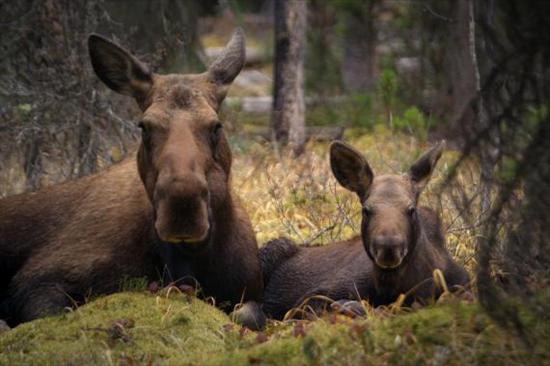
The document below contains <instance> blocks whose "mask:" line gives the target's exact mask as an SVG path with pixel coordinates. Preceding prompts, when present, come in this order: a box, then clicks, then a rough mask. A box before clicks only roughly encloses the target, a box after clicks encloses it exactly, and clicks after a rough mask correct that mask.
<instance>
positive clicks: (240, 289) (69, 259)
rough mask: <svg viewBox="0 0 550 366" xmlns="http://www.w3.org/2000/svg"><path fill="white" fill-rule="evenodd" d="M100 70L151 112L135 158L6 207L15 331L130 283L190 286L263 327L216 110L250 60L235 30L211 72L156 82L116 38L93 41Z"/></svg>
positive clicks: (2, 264)
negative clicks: (143, 279)
mask: <svg viewBox="0 0 550 366" xmlns="http://www.w3.org/2000/svg"><path fill="white" fill-rule="evenodd" d="M89 50H90V57H91V61H92V65H93V68H94V71H95V72H96V74H97V75H98V77H99V78H100V79H101V80H102V81H103V82H104V83H105V84H106V85H107V86H109V87H110V88H111V89H113V90H115V91H117V92H119V93H122V94H125V95H128V96H132V97H134V98H135V100H136V101H137V103H138V105H139V107H140V109H141V110H142V112H143V115H142V118H141V120H140V122H139V126H140V128H141V129H142V141H141V144H140V146H139V149H138V153H137V164H136V161H135V159H128V160H125V161H123V162H122V163H120V164H117V165H115V166H113V167H111V168H109V169H107V170H106V171H103V172H101V173H99V174H97V175H94V176H89V177H86V178H83V179H80V180H76V181H72V182H67V183H65V184H61V185H57V186H53V187H49V188H45V189H43V190H41V191H39V192H36V193H30V194H23V195H18V196H12V197H8V198H5V199H3V200H0V301H1V302H2V307H1V309H2V310H3V312H4V313H5V314H2V316H3V317H5V318H6V319H8V321H9V322H10V323H11V324H17V323H19V322H22V321H27V320H31V319H34V318H36V317H40V316H43V315H46V314H51V313H55V312H58V311H60V310H61V309H63V308H64V307H66V306H73V305H75V304H76V303H79V302H81V301H84V300H85V297H86V296H88V295H90V294H102V293H109V292H114V291H117V290H118V289H119V286H120V284H121V281H122V280H123V278H125V277H134V276H147V277H148V278H149V279H150V280H154V279H161V280H164V281H170V282H176V283H178V284H180V283H191V284H194V281H198V283H199V284H200V286H201V290H202V292H203V294H204V295H205V296H213V297H214V298H215V299H216V303H217V304H220V305H225V306H226V309H227V310H231V309H233V307H234V306H235V305H236V304H237V303H239V302H240V301H241V300H244V301H245V302H247V303H246V304H245V305H244V306H243V307H242V308H241V309H240V310H239V311H237V312H236V318H237V319H238V320H240V321H241V322H242V323H244V324H245V325H247V326H249V327H252V328H257V327H259V326H262V325H263V321H264V318H263V313H262V312H261V310H260V308H259V305H258V304H257V302H258V301H260V298H261V295H262V290H263V281H262V277H261V271H260V265H259V261H258V258H257V246H256V241H255V236H254V233H253V230H252V228H251V224H250V221H249V218H248V216H247V215H246V213H245V212H244V211H243V209H242V208H241V206H240V205H239V203H238V201H237V200H236V198H235V197H234V195H233V193H232V192H231V187H230V172H231V151H230V149H229V145H228V142H227V139H226V136H225V134H224V132H223V125H222V123H221V122H220V121H219V119H218V115H217V111H218V109H219V106H220V104H221V102H222V101H223V99H224V97H225V94H226V92H227V89H228V87H229V85H230V84H231V82H232V81H233V79H234V78H235V77H236V76H237V74H238V73H239V72H240V70H241V68H242V66H243V63H244V35H243V33H242V31H240V30H237V31H236V32H235V34H234V35H233V37H232V39H231V40H230V42H229V43H228V45H227V47H226V49H225V51H224V52H223V53H222V54H221V55H220V56H219V58H218V59H217V60H216V61H215V62H214V63H213V64H212V65H211V66H210V67H209V68H208V70H207V71H206V72H205V73H202V74H194V75H179V74H174V75H157V74H154V73H152V72H151V71H150V70H149V69H148V67H147V66H145V65H144V64H142V63H141V62H140V61H139V60H137V59H136V58H135V57H134V56H132V55H131V54H129V53H128V52H127V51H125V50H124V49H122V48H121V47H119V46H117V45H115V44H113V43H112V42H110V41H108V40H106V39H104V38H102V37H100V36H96V35H93V36H91V37H90V39H89Z"/></svg>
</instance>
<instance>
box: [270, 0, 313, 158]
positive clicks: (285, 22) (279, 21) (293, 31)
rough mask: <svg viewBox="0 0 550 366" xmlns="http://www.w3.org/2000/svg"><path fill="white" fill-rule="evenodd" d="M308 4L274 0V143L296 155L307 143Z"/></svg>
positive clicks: (297, 0) (296, 0)
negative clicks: (305, 78) (305, 88)
mask: <svg viewBox="0 0 550 366" xmlns="http://www.w3.org/2000/svg"><path fill="white" fill-rule="evenodd" d="M306 16H307V6H306V1H302V0H275V32H274V33H275V65H274V75H273V79H274V87H273V111H272V115H271V123H272V128H273V133H274V137H275V140H276V141H277V142H279V143H287V142H288V143H289V145H290V147H291V148H292V149H293V151H294V153H295V154H297V155H298V154H300V153H302V151H303V149H304V142H305V99H304V56H305V45H306Z"/></svg>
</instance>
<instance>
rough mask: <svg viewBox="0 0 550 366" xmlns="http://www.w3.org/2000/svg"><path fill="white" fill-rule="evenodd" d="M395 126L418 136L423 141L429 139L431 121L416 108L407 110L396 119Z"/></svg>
mask: <svg viewBox="0 0 550 366" xmlns="http://www.w3.org/2000/svg"><path fill="white" fill-rule="evenodd" d="M393 126H394V128H396V129H398V130H402V131H406V132H409V133H411V134H413V135H415V136H417V137H418V138H419V139H420V140H421V141H426V140H427V138H428V128H429V121H428V120H427V119H426V117H425V116H424V114H423V113H422V112H421V111H420V110H419V109H418V108H417V107H415V106H412V107H409V108H407V109H406V110H405V112H403V114H402V116H397V117H395V118H394V120H393Z"/></svg>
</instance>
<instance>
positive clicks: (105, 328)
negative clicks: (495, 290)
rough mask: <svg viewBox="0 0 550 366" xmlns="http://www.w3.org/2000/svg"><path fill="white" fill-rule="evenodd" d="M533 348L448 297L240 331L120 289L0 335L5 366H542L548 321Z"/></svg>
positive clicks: (549, 353) (190, 303)
mask: <svg viewBox="0 0 550 366" xmlns="http://www.w3.org/2000/svg"><path fill="white" fill-rule="evenodd" d="M530 323H531V324H530V326H532V328H531V331H533V332H536V333H537V335H538V336H539V337H540V340H539V342H538V343H537V344H536V345H534V346H533V345H532V347H530V348H529V347H526V346H525V345H524V344H523V343H522V342H521V341H520V340H519V339H518V338H516V337H515V336H514V335H512V334H511V333H509V332H506V331H504V330H502V329H501V328H500V327H499V326H497V325H496V324H494V323H493V322H492V321H491V320H489V318H488V317H487V316H486V315H485V314H484V313H483V312H482V311H481V310H480V309H479V306H478V305H477V304H475V303H472V302H466V301H464V300H459V299H456V298H448V299H446V300H444V301H441V302H440V303H439V304H436V305H432V306H430V307H427V308H423V309H420V310H416V311H404V310H399V311H390V310H388V309H383V310H381V309H377V310H372V309H371V310H369V315H368V316H367V317H366V318H360V319H359V318H357V319H351V318H348V317H345V316H341V315H327V316H324V317H322V318H319V319H317V320H315V321H299V322H285V323H280V322H276V323H271V324H270V325H269V326H268V328H267V329H266V330H265V332H263V333H255V332H251V331H248V330H244V329H242V328H240V327H238V326H237V325H235V324H233V323H231V321H230V319H229V317H228V316H227V315H225V314H224V313H222V312H220V311H219V310H217V309H216V308H214V307H213V306H211V305H210V304H207V303H205V302H203V301H201V300H197V299H195V298H189V297H188V296H186V295H184V294H180V293H177V292H173V293H172V294H171V295H169V296H168V295H166V294H165V293H164V294H162V295H153V294H149V293H145V292H141V293H140V292H133V293H131V292H127V293H120V294H115V295H111V296H107V297H103V298H99V299H97V300H95V301H93V302H91V303H89V304H87V305H84V306H82V307H80V308H79V309H77V310H75V311H73V312H71V313H67V314H65V315H62V316H57V317H50V318H45V319H40V320H36V321H34V322H31V323H27V324H23V325H21V326H19V327H18V328H16V329H14V330H12V331H9V332H7V333H4V334H3V335H1V336H0V364H2V365H34V364H36V365H113V364H114V365H151V364H152V365H156V364H168V365H188V364H189V365H246V364H265V365H306V364H312V365H356V364H372V365H424V364H432V365H461V364H477V365H489V364H498V365H526V364H531V365H540V364H543V363H544V362H546V363H548V362H549V361H548V360H550V358H549V357H550V342H549V341H548V339H549V338H548V335H549V334H548V332H549V331H548V321H547V320H546V322H540V321H531V322H530Z"/></svg>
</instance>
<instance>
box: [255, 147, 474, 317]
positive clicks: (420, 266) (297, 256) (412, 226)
mask: <svg viewBox="0 0 550 366" xmlns="http://www.w3.org/2000/svg"><path fill="white" fill-rule="evenodd" d="M443 147H444V144H443V143H441V144H439V145H437V146H435V147H433V148H432V149H430V150H429V151H427V152H426V153H425V154H424V155H422V156H421V157H420V158H419V159H418V160H417V161H416V162H415V163H414V164H413V165H412V166H411V167H410V169H409V171H408V172H407V173H406V174H404V175H394V174H387V175H380V176H374V174H373V172H372V170H371V168H370V166H369V164H368V163H367V161H366V160H365V158H364V157H363V156H362V154H361V153H359V152H358V151H357V150H355V149H354V148H353V147H351V146H349V145H347V144H345V143H342V142H334V143H332V145H331V147H330V163H331V168H332V172H333V174H334V176H335V177H336V179H337V180H338V182H339V183H340V184H341V185H342V186H343V187H344V188H346V189H348V190H350V191H352V192H355V193H356V194H357V196H358V197H359V200H360V202H361V206H362V223H361V236H358V237H356V238H353V239H351V240H347V241H343V242H338V243H332V244H328V245H326V246H320V247H298V246H296V245H294V244H293V243H292V242H290V241H289V240H286V239H276V240H273V241H271V242H269V243H268V244H267V245H266V246H264V247H263V248H262V249H260V260H261V262H262V269H263V272H264V280H265V294H264V311H265V312H266V313H267V314H268V315H270V316H272V317H274V318H278V319H280V318H283V317H284V316H285V314H286V313H287V312H288V310H290V309H291V308H293V307H297V306H299V305H300V304H302V303H304V301H307V299H309V298H311V297H314V296H315V295H322V296H326V297H329V298H331V299H334V300H337V301H338V302H339V303H340V304H342V303H346V301H347V300H356V299H358V298H362V299H367V300H368V301H369V302H370V303H371V304H372V305H374V306H378V305H384V304H390V303H392V302H394V301H395V300H396V299H397V297H398V296H399V294H408V297H407V303H408V304H410V303H411V302H412V301H413V300H419V301H425V300H427V299H428V298H431V297H434V296H435V297H437V296H439V295H440V293H441V290H440V289H439V287H437V286H436V285H435V284H434V282H433V272H434V270H435V269H440V270H441V271H442V272H443V274H444V277H445V280H446V283H447V284H448V285H449V287H450V288H451V289H452V288H455V287H457V286H461V285H466V284H467V283H468V275H467V273H466V272H465V270H464V269H463V268H462V267H460V266H459V265H458V264H456V263H455V262H454V261H453V259H452V258H451V256H450V255H449V253H448V251H447V250H446V248H445V239H444V236H443V234H442V230H441V224H440V221H439V218H438V216H437V214H436V213H435V212H434V211H432V210H431V209H429V208H427V207H418V206H417V203H418V197H419V195H420V193H421V192H422V190H423V188H424V187H425V186H426V184H427V183H428V180H429V179H430V177H431V174H432V171H433V169H434V167H435V165H436V163H437V161H438V160H439V158H440V156H441V153H442V150H443ZM310 304H311V306H312V307H313V308H314V309H315V310H320V309H319V308H320V307H321V305H324V303H323V301H319V300H312V301H311V302H310ZM354 305H355V306H354ZM347 306H349V308H348V310H352V309H357V303H355V304H353V303H348V305H347Z"/></svg>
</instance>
